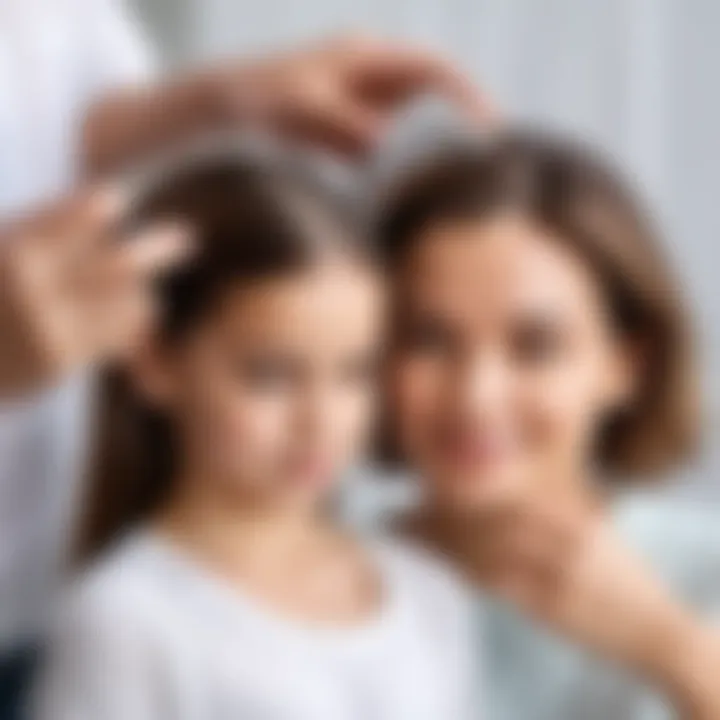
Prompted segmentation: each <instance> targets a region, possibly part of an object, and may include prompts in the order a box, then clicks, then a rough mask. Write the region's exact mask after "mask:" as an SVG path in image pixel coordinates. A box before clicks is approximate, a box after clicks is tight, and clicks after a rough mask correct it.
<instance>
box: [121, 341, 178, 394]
mask: <svg viewBox="0 0 720 720" xmlns="http://www.w3.org/2000/svg"><path fill="white" fill-rule="evenodd" d="M129 371H130V377H131V379H132V382H133V385H134V387H135V389H136V391H137V392H138V393H139V394H140V395H141V396H142V397H143V398H145V399H146V400H147V401H148V402H149V403H150V404H151V405H153V406H156V407H158V408H167V407H170V406H171V405H172V404H173V403H174V401H175V396H176V388H177V384H176V378H175V372H174V367H173V363H172V362H171V359H170V356H169V354H168V352H167V348H165V347H164V346H163V345H162V343H160V341H159V339H158V338H156V337H150V338H148V339H147V340H145V341H144V342H143V343H142V344H140V345H139V346H138V347H137V348H136V350H135V352H134V353H133V356H132V357H131V358H130V360H129Z"/></svg>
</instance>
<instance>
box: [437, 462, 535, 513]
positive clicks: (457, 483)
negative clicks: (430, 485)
mask: <svg viewBox="0 0 720 720" xmlns="http://www.w3.org/2000/svg"><path fill="white" fill-rule="evenodd" d="M442 477H443V478H444V482H443V487H442V488H441V492H440V493H439V495H440V496H442V497H443V498H444V499H445V500H446V501H447V502H448V504H449V505H451V506H453V507H456V508H458V509H464V510H469V509H482V508H483V507H486V506H488V505H492V504H494V503H496V502H497V501H498V500H500V499H504V498H507V497H511V496H514V495H516V494H517V493H518V491H519V489H520V487H521V483H520V482H519V480H518V473H517V472H514V471H513V470H511V469H509V468H493V469H492V470H488V469H487V468H482V469H472V470H471V469H462V470H458V469H457V468H455V469H454V470H449V471H447V472H446V473H444V474H443V475H442Z"/></svg>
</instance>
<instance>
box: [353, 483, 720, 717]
mask: <svg viewBox="0 0 720 720" xmlns="http://www.w3.org/2000/svg"><path fill="white" fill-rule="evenodd" d="M351 488H352V491H351V492H348V493H347V496H346V498H345V501H344V503H343V506H344V508H345V512H346V517H347V518H348V520H349V521H350V522H351V523H352V524H355V525H359V526H361V527H364V528H365V529H366V530H369V531H370V532H376V531H378V530H381V529H382V528H383V527H387V526H388V525H389V524H392V522H393V519H394V518H396V517H397V515H398V514H399V513H403V512H406V511H408V510H409V509H411V508H412V507H414V506H415V505H416V503H417V502H418V496H417V493H416V489H417V488H416V486H415V485H414V483H412V482H410V483H407V482H404V481H396V480H394V479H387V478H386V479H378V478H371V477H368V476H364V477H361V478H360V479H359V480H357V481H354V482H352V483H350V484H349V485H348V487H347V488H346V489H347V490H350V489H351ZM612 519H613V521H614V523H615V526H616V528H617V531H618V533H619V534H620V536H621V537H622V538H624V540H625V542H626V544H627V547H628V548H629V549H630V550H631V551H633V552H635V553H637V554H638V555H639V556H640V557H641V558H643V559H644V560H645V561H646V562H647V564H648V565H649V567H650V568H652V569H653V570H654V571H655V573H656V574H657V576H658V577H659V578H660V579H661V580H662V581H663V582H664V583H665V584H666V585H667V586H668V587H669V588H670V589H671V590H672V592H673V593H674V594H675V595H676V596H677V597H679V598H681V599H682V600H683V601H684V602H686V603H687V604H688V606H689V607H691V608H693V609H694V610H695V611H697V612H698V613H699V614H700V615H702V616H704V617H707V618H708V619H710V620H713V619H715V618H717V619H718V620H720V505H718V506H717V507H716V508H713V507H712V506H711V507H705V506H703V505H702V504H700V503H699V502H693V501H692V500H689V499H679V498H677V497H670V496H668V495H661V494H659V493H650V492H648V493H642V494H640V493H634V494H628V495H625V496H624V497H623V498H622V499H618V500H617V501H616V503H615V504H614V506H613V508H612ZM477 607H478V623H477V624H478V627H477V645H478V658H477V659H478V664H477V667H478V671H477V672H478V675H479V678H478V685H479V686H481V687H482V703H481V705H480V706H479V707H478V717H479V718H480V719H481V720H671V719H674V718H675V717H676V715H675V714H674V713H673V712H672V710H671V708H670V707H669V705H668V703H667V702H666V700H665V699H664V698H663V697H661V696H660V694H659V693H658V692H657V691H655V690H653V689H652V688H650V687H649V686H648V685H647V684H646V683H644V682H643V681H642V680H640V679H639V678H638V677H635V676H633V675H631V673H629V672H628V671H627V670H625V669H624V668H620V667H617V666H614V665H613V664H612V663H610V662H608V661H606V660H604V659H603V658H600V657H597V656H594V655H593V654H592V653H590V652H589V651H587V650H585V649H584V648H582V647H578V646H577V645H574V644H573V643H571V642H569V641H567V640H565V639H563V638H561V637H559V636H558V635H555V634H553V633H552V632H551V631H550V630H548V629H546V628H544V627H543V626H542V625H540V624H539V623H537V622H535V621H533V620H532V619H530V618H527V617H525V616H524V615H522V614H521V613H520V612H519V611H516V610H515V609H514V608H512V607H511V606H510V605H509V604H507V603H503V602H502V601H500V600H494V599H491V598H488V597H479V598H478V605H477Z"/></svg>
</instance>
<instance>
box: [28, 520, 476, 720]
mask: <svg viewBox="0 0 720 720" xmlns="http://www.w3.org/2000/svg"><path fill="white" fill-rule="evenodd" d="M368 551H369V552H371V553H372V555H371V557H373V558H374V559H375V562H376V566H377V567H378V569H379V571H380V572H381V575H382V577H383V582H384V586H385V601H384V603H383V605H382V608H381V609H379V610H378V611H377V614H376V615H374V616H373V617H372V618H371V619H368V620H366V621H364V622H363V623H362V624H359V625H357V626H351V627H347V628H338V627H334V628H331V627H327V626H322V625H315V626H312V625H305V624H303V623H301V622H299V621H297V622H296V621H294V620H290V619H288V618H286V617H281V616H279V615H278V614H275V613H274V612H273V611H271V610H268V609H266V608H265V607H264V606H263V605H262V604H261V603H259V601H258V600H255V599H251V598H250V597H248V596H245V595H243V594H242V593H241V592H240V591H237V590H236V589H235V588H231V587H230V585H224V584H223V582H222V581H221V580H219V579H218V578H215V577H213V576H212V575H210V574H209V573H206V572H205V571H204V570H203V569H202V568H201V567H200V566H199V565H196V564H194V562H193V561H192V560H190V559H189V558H188V557H186V556H185V555H184V554H183V553H182V552H181V551H180V550H178V549H176V548H175V547H173V546H171V545H170V544H169V543H167V542H166V541H164V540H161V539H159V538H158V537H156V536H153V535H151V534H150V533H144V534H140V535H136V536H134V537H132V538H130V539H129V540H128V541H126V542H125V543H124V544H123V545H121V546H120V548H119V549H118V550H116V551H115V552H114V553H113V554H111V555H110V556H109V558H107V559H106V560H104V561H103V562H102V563H101V564H100V566H99V567H97V568H96V569H95V570H93V571H91V573H90V574H89V575H87V576H86V577H85V578H83V579H82V580H81V582H80V585H79V587H77V588H75V589H74V590H73V591H72V593H71V595H70V598H69V600H68V603H67V605H66V606H65V608H64V610H63V612H62V613H61V617H60V621H59V623H58V629H57V634H56V635H55V636H54V639H53V642H52V643H51V645H50V652H49V656H48V658H47V665H46V668H45V670H44V672H42V673H41V675H40V680H39V685H38V687H37V688H36V693H35V697H34V701H35V706H36V710H35V713H34V717H35V720H167V718H173V720H461V719H467V718H469V717H477V715H476V714H473V713H474V712H475V708H474V707H473V705H474V699H475V697H476V695H477V688H476V687H474V685H475V683H476V682H477V678H478V677H479V674H478V672H477V671H476V668H475V667H474V662H473V653H472V647H473V642H472V639H473V638H472V632H471V622H472V616H471V605H470V598H469V594H468V593H467V591H466V590H465V588H464V587H463V586H462V585H461V584H460V582H459V581H457V580H456V579H455V577H454V576H453V575H451V574H450V573H449V570H448V569H447V568H446V567H445V566H444V564H442V563H440V562H438V561H436V560H435V559H434V558H432V557H430V556H426V555H425V554H424V553H423V552H421V551H419V550H415V549H412V548H409V547H406V546H402V545H399V544H396V543H395V542H389V541H381V542H372V543H368Z"/></svg>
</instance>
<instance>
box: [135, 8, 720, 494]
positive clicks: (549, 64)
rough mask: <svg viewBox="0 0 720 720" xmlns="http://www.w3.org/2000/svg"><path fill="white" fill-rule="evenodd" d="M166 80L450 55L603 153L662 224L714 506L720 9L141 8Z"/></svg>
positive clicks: (719, 372) (511, 100) (702, 487)
mask: <svg viewBox="0 0 720 720" xmlns="http://www.w3.org/2000/svg"><path fill="white" fill-rule="evenodd" d="M134 2H135V4H136V7H137V10H138V13H139V15H140V17H141V18H142V19H143V21H144V22H145V24H146V26H147V32H148V34H149V36H150V38H151V39H153V40H154V41H155V43H156V46H157V48H158V53H159V54H160V57H161V59H162V60H163V61H164V62H165V63H166V64H167V65H168V66H169V67H171V68H173V67H182V66H187V65H191V64H194V63H196V62H198V61H201V60H208V59H212V58H215V57H218V56H222V55H227V54H237V53H241V54H248V53H254V52H260V51H265V50H268V49H273V48H276V47H278V46H279V45H287V44H288V43H289V44H292V43H300V42H302V41H304V40H307V39H308V38H312V37H316V36H318V35H323V34H327V33H332V32H338V31H343V30H352V29H364V30H373V31H376V32H380V33H383V34H387V35H392V36H395V37H406V38H411V39H413V40H420V41H423V42H425V43H427V44H428V45H430V46H433V47H436V48H440V49H442V50H443V51H444V52H446V53H448V54H450V56H452V57H453V58H454V59H456V60H457V61H458V62H460V64H461V65H462V66H463V67H464V68H465V69H466V70H467V71H468V72H469V73H470V74H471V75H472V76H473V77H474V78H475V79H476V80H477V81H478V82H479V83H480V84H481V85H482V86H483V87H484V88H485V89H486V91H487V93H488V95H489V96H490V97H492V98H493V99H494V100H495V101H496V102H497V104H498V105H499V106H500V107H501V108H502V109H503V111H504V112H506V113H507V115H508V116H510V117H512V118H519V119H522V120H531V121H538V122H542V123H543V124H550V125H552V126H555V127H562V128H566V129H569V130H571V131H573V132H575V133H579V134H581V135H583V136H584V137H588V138H590V139H592V140H594V141H596V142H597V143H599V144H600V145H601V146H602V147H604V148H605V149H606V150H608V151H610V152H611V153H613V154H614V155H616V156H617V157H618V158H619V160H620V161H621V163H622V164H623V165H624V166H625V167H626V168H627V169H629V171H630V172H631V173H632V174H633V175H634V176H636V178H637V180H638V181H639V183H640V184H641V186H642V188H643V189H644V191H645V194H646V196H647V197H648V198H649V200H650V202H651V203H652V206H653V208H654V209H655V210H656V211H657V213H658V214H659V217H660V219H661V221H662V223H663V227H664V229H665V235H666V237H667V239H668V247H669V251H670V252H671V253H673V255H674V257H676V259H677V262H678V265H679V268H680V272H681V274H682V275H683V277H684V278H685V281H686V284H687V286H688V288H689V290H690V295H691V297H692V299H693V301H694V303H695V305H696V309H697V317H698V319H699V323H700V328H699V330H700V333H701V337H702V340H703V344H702V347H703V350H704V366H705V368H706V377H705V387H706V388H707V391H706V397H707V405H708V411H709V414H710V420H711V422H710V432H709V438H708V439H709V443H708V449H707V452H706V457H705V460H704V462H703V464H702V466H701V467H698V468H697V469H695V470H694V471H692V472H691V473H690V479H691V480H692V486H693V492H695V493H697V492H703V493H705V492H707V493H710V494H716V495H717V496H718V497H720V481H716V480H715V478H717V477H720V452H717V451H715V450H714V449H713V445H715V444H716V443H714V442H713V441H714V439H715V438H716V437H717V431H718V428H719V427H720V425H719V424H718V421H717V419H718V414H719V413H718V410H720V292H719V291H718V283H720V264H719V263H718V258H719V256H720V252H719V251H718V238H719V237H720V213H719V212H718V205H719V204H720V202H719V201H718V199H717V177H716V175H717V172H718V169H720V136H719V135H718V128H720V93H718V90H717V73H718V70H719V69H720V43H718V42H717V37H716V36H717V29H718V27H720V3H718V2H717V0H365V1H364V2H359V0H302V2H300V1H299V0H134Z"/></svg>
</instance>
